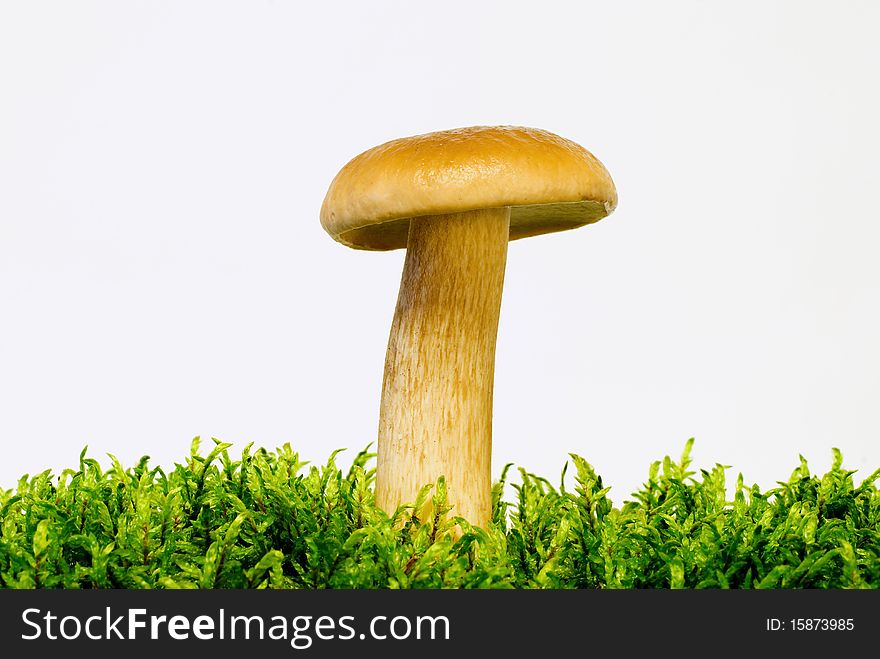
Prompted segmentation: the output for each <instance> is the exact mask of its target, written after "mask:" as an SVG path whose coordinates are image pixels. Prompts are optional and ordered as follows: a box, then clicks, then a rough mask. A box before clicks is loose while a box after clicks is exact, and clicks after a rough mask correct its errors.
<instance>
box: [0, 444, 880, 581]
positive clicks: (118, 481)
mask: <svg viewBox="0 0 880 659" xmlns="http://www.w3.org/2000/svg"><path fill="white" fill-rule="evenodd" d="M692 444H693V440H690V441H688V442H687V444H686V445H685V449H684V452H683V454H682V456H681V458H680V459H679V460H678V461H675V460H671V459H670V458H668V457H667V458H664V459H663V460H660V461H657V462H654V463H653V464H651V465H650V468H649V470H648V478H647V481H646V482H645V484H644V485H643V486H642V488H641V490H640V491H639V492H636V493H634V494H633V495H632V497H631V498H630V500H627V501H625V502H624V503H623V504H622V505H621V506H620V507H614V506H613V505H612V502H611V500H610V499H609V498H608V496H607V494H608V491H609V488H608V487H606V486H605V485H604V484H603V482H602V478H601V477H600V476H599V475H598V474H596V472H595V471H594V469H593V468H592V467H591V466H590V464H589V463H587V462H586V461H585V460H584V459H583V458H581V457H579V456H576V455H572V456H571V460H570V461H569V462H568V463H566V465H565V468H564V469H563V473H562V478H560V479H559V485H554V484H553V483H551V482H550V481H548V480H547V479H545V478H542V477H539V476H536V475H533V474H530V473H528V472H527V471H525V470H523V469H520V470H519V471H520V478H519V479H518V482H517V483H516V484H510V483H507V482H506V481H507V477H508V474H509V473H510V471H509V467H507V468H505V469H504V471H503V473H502V475H501V479H500V480H499V482H497V483H496V484H495V486H494V489H493V521H492V524H491V525H490V528H488V529H479V528H474V527H471V526H469V525H468V524H467V522H466V521H464V520H461V519H455V518H449V517H448V516H447V515H446V514H445V512H444V511H445V510H446V508H445V487H444V483H443V480H442V479H440V480H439V481H438V482H437V483H435V484H433V486H430V485H429V486H426V487H425V488H424V489H423V490H422V492H421V493H420V495H419V499H418V500H417V501H415V502H414V506H415V507H416V508H415V509H419V508H420V506H421V504H422V503H423V502H425V501H426V499H427V497H432V498H433V500H434V504H435V510H437V511H438V513H437V514H436V515H435V516H434V518H433V519H430V520H426V521H425V522H423V523H422V522H419V520H418V519H415V518H414V517H413V516H412V510H413V509H414V508H413V507H412V506H410V507H401V508H400V509H399V510H398V511H397V513H396V514H395V515H393V516H392V517H391V518H389V517H388V516H387V515H386V514H384V513H383V512H382V511H380V510H379V509H377V508H376V507H375V505H374V502H373V477H374V473H373V469H372V467H371V465H372V459H373V457H374V456H373V454H371V453H369V452H368V451H367V450H365V451H362V452H361V453H359V454H358V455H357V457H356V458H355V460H354V462H353V465H352V467H351V468H350V469H348V470H346V471H342V470H340V469H339V468H338V467H337V466H336V462H335V458H336V456H337V454H338V453H339V452H338V451H337V452H334V453H333V454H332V455H331V456H330V458H329V460H328V461H327V463H326V464H325V465H323V466H321V467H318V466H311V465H308V464H307V463H305V462H303V461H301V460H300V459H299V456H298V455H297V453H295V452H294V451H293V450H292V449H291V447H290V446H289V445H284V446H282V447H281V448H278V449H276V450H274V451H269V450H266V449H262V448H260V449H254V448H253V447H252V446H250V445H249V446H247V447H246V448H244V450H243V451H242V453H241V455H240V456H237V457H236V458H233V456H230V454H229V449H230V448H231V445H229V444H224V443H221V442H219V441H217V440H214V445H213V446H211V447H210V450H209V451H207V452H206V453H205V452H204V451H201V450H200V442H199V440H198V438H196V440H194V441H193V444H192V448H191V451H190V455H189V456H188V457H187V458H186V460H184V461H183V462H181V463H178V464H175V465H174V468H173V469H170V470H164V469H162V468H159V467H152V466H150V465H149V459H148V458H147V457H144V458H142V459H141V460H140V461H139V462H138V463H137V464H136V465H134V466H132V467H128V468H125V467H123V465H122V464H120V462H119V461H118V460H117V459H116V458H115V457H113V456H110V463H109V465H106V466H102V465H101V464H100V463H99V462H98V461H96V460H94V459H93V458H90V457H87V455H86V451H83V453H82V455H81V456H80V460H79V465H78V466H77V467H76V468H74V469H67V470H65V471H63V472H62V473H61V474H60V476H55V475H53V474H52V473H51V472H50V471H45V472H43V473H41V474H38V475H36V476H33V477H27V476H25V477H23V478H22V479H21V480H20V481H19V483H18V486H17V488H16V489H14V490H9V491H3V490H0V587H3V588H306V589H316V588H877V587H878V586H880V492H878V489H877V487H876V486H875V482H876V481H877V480H878V479H880V469H878V470H877V471H875V472H874V473H873V474H871V475H870V476H869V477H868V478H867V479H865V480H863V481H861V483H860V484H857V482H855V481H854V480H853V473H854V472H852V471H848V470H846V469H844V468H843V466H842V456H841V454H840V452H839V451H838V450H837V449H833V453H834V461H833V465H832V468H831V470H830V471H829V472H828V473H826V474H825V475H824V476H817V475H813V474H811V473H810V470H809V469H808V466H807V463H806V461H805V460H804V459H803V458H801V459H800V464H799V466H797V468H796V469H794V472H793V473H792V474H791V476H790V477H789V478H787V479H786V480H785V481H781V482H779V483H778V486H777V487H775V488H773V489H770V490H768V491H765V492H762V491H761V490H760V489H759V488H758V487H757V486H755V485H753V486H747V485H745V484H744V482H743V478H742V476H741V475H740V476H739V478H738V479H737V483H736V487H735V492H734V495H733V500H730V497H729V495H728V492H727V489H728V488H727V486H726V481H725V471H726V470H727V469H728V467H725V466H722V465H715V466H714V467H713V468H711V469H700V470H699V472H697V471H691V470H690V466H691V459H690V450H691V446H692ZM203 453H204V454H203ZM566 472H569V473H568V474H567V475H566ZM566 483H568V485H566ZM456 523H457V524H459V528H461V529H462V531H463V532H462V533H461V534H460V537H459V536H457V535H456V534H453V533H451V532H450V530H451V529H453V528H454V527H455V525H456Z"/></svg>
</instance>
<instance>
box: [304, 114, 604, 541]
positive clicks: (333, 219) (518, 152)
mask: <svg viewBox="0 0 880 659" xmlns="http://www.w3.org/2000/svg"><path fill="white" fill-rule="evenodd" d="M616 204H617V192H616V190H615V188H614V183H613V182H612V180H611V176H610V175H609V174H608V172H607V171H606V169H605V167H604V166H603V165H602V163H600V162H599V161H598V160H597V159H596V158H595V157H594V156H593V155H592V154H591V153H590V152H589V151H587V150H586V149H584V148H583V147H581V146H579V145H578V144H575V143H574V142H571V141H569V140H567V139H564V138H562V137H559V136H558V135H554V134H553V133H549V132H547V131H544V130H538V129H534V128H522V127H516V126H494V127H487V126H476V127H471V128H460V129H457V130H447V131H440V132H436V133H429V134H427V135H418V136H415V137H407V138H403V139H398V140H394V141H391V142H388V143H386V144H382V145H380V146H377V147H375V148H372V149H370V150H368V151H365V152H364V153H362V154H360V155H359V156H357V157H355V158H354V159H353V160H351V161H350V162H349V163H348V164H347V165H345V167H343V168H342V170H341V171H340V172H339V173H338V174H337V175H336V177H335V178H334V179H333V182H332V183H331V184H330V188H329V190H328V191H327V195H326V197H325V199H324V203H323V205H322V207H321V224H322V226H323V227H324V229H325V230H326V231H327V232H328V233H329V234H330V235H331V236H332V237H333V238H334V239H335V240H337V241H339V242H340V243H342V244H344V245H348V246H349V247H353V248H355V249H364V250H392V249H403V248H406V259H405V263H404V266H403V276H402V279H401V284H400V292H399V295H398V299H397V308H396V310H395V312H394V320H393V322H392V325H391V335H390V338H389V340H388V352H387V355H386V358H385V373H384V379H383V383H382V398H381V404H380V412H379V437H378V456H377V464H376V502H377V504H378V505H379V506H380V507H381V508H383V509H384V510H385V511H387V512H388V513H389V514H390V513H393V512H394V510H395V509H396V508H397V506H399V505H400V504H402V503H407V502H412V501H413V499H414V498H415V495H416V493H417V492H418V491H419V489H420V488H421V487H422V486H423V485H425V484H427V483H431V482H434V481H435V480H436V479H437V478H438V477H439V476H441V475H443V476H444V477H445V479H446V484H447V492H448V497H449V499H448V501H449V504H450V505H451V506H452V510H451V512H452V513H453V514H455V515H460V516H462V517H464V518H465V519H467V520H468V521H469V522H470V523H471V524H474V525H477V526H482V527H486V526H487V525H488V523H489V520H490V516H491V446H492V390H493V379H494V370H495V340H496V335H497V330H498V314H499V311H500V307H501V290H502V286H503V282H504V268H505V262H506V260H507V243H508V241H509V240H516V239H517V238H526V237H529V236H536V235H539V234H543V233H551V232H555V231H564V230H566V229H574V228H576V227H580V226H583V225H585V224H590V223H592V222H596V221H598V220H600V219H602V218H603V217H605V216H606V215H608V214H609V213H610V212H611V211H612V210H613V209H614V207H615V205H616ZM428 505H430V504H428ZM416 513H417V514H418V515H420V516H422V518H424V517H423V516H424V515H426V514H427V511H425V510H422V511H416Z"/></svg>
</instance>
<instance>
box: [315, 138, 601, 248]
mask: <svg viewBox="0 0 880 659" xmlns="http://www.w3.org/2000/svg"><path fill="white" fill-rule="evenodd" d="M616 205H617V191H616V190H615V188H614V182H613V181H612V180H611V176H610V175H609V174H608V171H607V170H606V169H605V167H604V166H603V165H602V163H601V162H599V160H598V159H596V157H595V156H593V154H591V153H590V152H589V151H587V150H586V149H584V148H583V147H582V146H580V145H578V144H576V143H574V142H572V141H570V140H566V139H564V138H562V137H559V136H558V135H555V134H553V133H550V132H547V131H544V130H540V129H536V128H523V127H519V126H474V127H471V128H459V129H455V130H447V131H440V132H436V133H429V134H427V135H417V136H415V137H406V138H403V139H399V140H394V141H392V142H387V143H385V144H382V145H380V146H377V147H374V148H372V149H370V150H368V151H365V152H364V153H362V154H360V155H359V156H357V157H355V158H354V159H352V160H351V161H350V162H349V163H348V164H347V165H346V166H345V167H343V168H342V170H340V172H339V174H337V175H336V178H334V179H333V182H332V183H331V184H330V189H329V190H328V191H327V195H326V197H325V198H324V203H323V205H322V207H321V225H322V226H323V227H324V229H325V230H326V231H327V233H329V234H330V235H331V236H332V237H333V238H334V239H335V240H337V241H339V242H341V243H343V244H345V245H348V246H349V247H354V248H356V249H367V250H392V249H400V248H404V247H406V243H407V235H408V232H409V224H410V222H411V221H413V220H415V221H417V220H418V218H419V217H423V216H429V215H444V214H448V213H461V212H465V211H471V210H480V209H484V208H503V207H510V239H511V240H515V239H517V238H525V237H527V236H536V235H539V234H542V233H552V232H554V231H564V230H566V229H574V228H576V227H580V226H583V225H585V224H590V223H592V222H596V221H598V220H601V219H602V218H603V217H605V216H606V215H608V214H609V213H610V212H611V211H613V210H614V207H615V206H616Z"/></svg>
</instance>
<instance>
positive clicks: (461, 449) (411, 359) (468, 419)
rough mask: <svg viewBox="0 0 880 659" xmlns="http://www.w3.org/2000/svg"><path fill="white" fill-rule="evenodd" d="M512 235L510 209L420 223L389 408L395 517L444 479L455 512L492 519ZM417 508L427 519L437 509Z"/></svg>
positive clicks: (386, 450)
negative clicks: (499, 349)
mask: <svg viewBox="0 0 880 659" xmlns="http://www.w3.org/2000/svg"><path fill="white" fill-rule="evenodd" d="M509 236H510V209H509V208H493V209H488V210H477V211H469V212H464V213H454V214H449V215H433V216H428V217H420V218H417V219H414V220H412V221H411V222H410V228H409V239H408V244H407V251H406V262H405V263H404V267H403V276H402V278H401V283H400V293H399V295H398V299H397V308H396V310H395V312H394V321H393V323H392V325H391V335H390V338H389V340H388V353H387V355H386V358H385V375H384V380H383V384H382V402H381V407H380V413H379V442H378V460H377V468H376V502H377V504H378V505H379V506H380V507H381V508H383V509H384V510H385V511H387V512H388V513H389V514H391V513H393V512H394V510H395V509H396V508H397V506H398V505H400V504H401V503H408V502H412V501H413V500H414V499H415V496H416V494H417V493H418V491H419V488H421V487H422V486H424V485H426V484H428V483H432V482H434V481H435V480H436V479H437V478H438V477H439V476H441V475H442V476H444V477H445V478H446V484H447V492H448V501H449V504H451V505H452V510H451V513H452V514H453V515H460V516H462V517H464V518H465V519H467V520H468V521H469V522H470V523H471V524H475V525H478V526H482V527H486V526H487V525H488V523H489V519H490V517H491V512H492V511H491V508H492V501H491V489H492V482H491V455H492V389H493V380H494V373H495V339H496V336H497V333H498V315H499V312H500V309H501V291H502V288H503V285H504V267H505V264H506V261H507V243H508V240H509ZM429 505H430V504H429ZM416 514H417V515H418V516H419V517H420V518H422V519H425V516H426V515H427V514H429V511H428V510H421V511H416Z"/></svg>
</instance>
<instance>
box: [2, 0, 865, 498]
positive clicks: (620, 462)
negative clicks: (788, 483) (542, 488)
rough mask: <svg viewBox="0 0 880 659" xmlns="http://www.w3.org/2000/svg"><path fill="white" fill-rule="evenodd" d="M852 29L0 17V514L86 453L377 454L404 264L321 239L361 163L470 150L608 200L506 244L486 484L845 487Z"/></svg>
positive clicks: (847, 23)
mask: <svg viewBox="0 0 880 659" xmlns="http://www.w3.org/2000/svg"><path fill="white" fill-rule="evenodd" d="M878 26H880V5H878V4H877V3H870V2H835V3H832V2H824V3H816V2H803V1H792V2H766V1H762V2H743V1H740V2H736V3H703V2H663V3H657V2H616V3H609V2H552V1H547V0H545V1H544V2H541V3H535V2H531V1H530V2H522V3H517V2H510V1H505V2H495V3H493V2H474V1H472V0H471V1H468V2H459V1H446V2H444V3H442V9H441V5H438V4H434V3H431V4H428V3H407V2H377V1H373V2H369V3H361V2H347V3H340V2H323V3H299V2H280V1H278V2H266V1H264V2H257V1H254V0H249V1H248V2H244V1H241V2H103V3H90V2H77V3H66V2H57V3H46V2H30V1H22V2H8V1H3V2H0V313H2V318H0V323H2V324H0V406H2V408H0V441H2V461H0V484H2V485H3V486H5V487H12V486H13V485H14V483H15V481H16V480H17V478H18V477H19V476H20V475H21V474H23V473H26V472H27V473H31V474H33V473H35V472H38V471H41V470H43V469H45V468H48V467H52V468H54V469H56V470H57V469H59V468H62V467H65V466H73V465H74V464H75V463H76V458H77V455H78V453H79V451H80V449H81V448H82V447H83V446H84V445H85V444H88V445H89V447H90V448H89V451H90V453H91V454H92V455H94V456H96V457H102V456H103V455H104V453H105V452H112V453H114V454H116V455H118V456H119V457H120V458H121V459H122V460H123V461H124V462H126V463H131V462H132V461H134V460H136V459H137V458H138V457H139V456H141V455H143V454H149V455H151V456H152V458H153V462H154V463H159V464H163V465H170V464H172V463H173V461H175V460H179V459H182V458H183V456H184V455H185V453H186V452H187V450H188V446H189V440H190V439H191V437H192V436H194V435H202V436H203V437H205V438H206V439H207V438H209V437H211V436H214V437H218V438H220V439H222V440H224V441H229V442H233V443H234V444H235V448H236V450H239V449H240V448H241V447H242V446H244V444H245V443H247V442H250V441H254V442H256V443H257V444H258V445H263V446H267V447H274V446H277V445H279V444H281V443H283V442H287V441H289V442H291V443H292V444H293V445H294V447H295V448H297V449H298V450H299V451H300V452H301V454H302V455H303V456H304V457H305V458H307V459H310V460H316V461H323V460H325V459H326V457H327V455H328V454H329V452H330V450H331V449H333V448H336V447H340V446H347V447H349V448H350V449H352V451H351V453H352V454H353V452H354V451H355V450H356V449H359V448H361V447H363V446H364V445H366V444H367V442H369V441H372V440H373V438H374V435H375V431H376V424H377V412H378V400H379V391H380V384H381V374H382V364H383V359H384V351H385V344H386V341H387V332H388V328H389V325H390V322H391V315H392V311H393V307H394V303H395V298H396V294H397V286H398V282H399V277H400V270H401V266H402V262H403V253H402V252H390V253H364V252H356V251H353V250H349V249H347V248H345V247H343V246H341V245H339V244H337V243H335V242H333V240H331V239H330V237H329V236H327V235H326V234H325V233H324V232H323V231H322V229H321V227H320V225H319V222H318V209H319V207H320V204H321V201H322V199H323V196H324V193H325V191H326V189H327V185H328V184H329V182H330V180H331V179H332V177H333V176H334V175H335V173H336V171H337V170H338V169H339V168H340V167H341V166H342V165H343V164H344V163H345V162H346V161H347V160H348V159H349V158H351V157H352V156H354V155H356V154H357V153H359V152H360V151H363V150H364V149H366V148H369V147H371V146H373V145H375V144H378V143H381V142H384V141H387V140H389V139H393V138H396V137H401V136H405V135H412V134H417V133H423V132H428V131H432V130H440V129H445V128H452V127H459V126H467V125H475V124H520V125H527V126H535V127H539V128H545V129H548V130H551V131H553V132H556V133H559V134H560V135H563V136H565V137H568V138H570V139H573V140H575V141H577V142H579V143H581V144H583V145H584V146H586V147H587V148H588V149H590V150H591V151H592V152H593V153H594V154H596V155H597V156H598V157H599V158H600V159H601V160H602V161H603V162H604V163H605V165H606V166H607V167H608V169H609V171H610V172H611V174H612V176H613V177H614V179H615V182H616V183H617V186H618V190H619V195H620V205H619V207H618V210H617V211H616V212H615V213H614V214H613V215H612V216H611V217H609V218H608V219H607V220H604V221H602V222H600V223H598V224H596V225H593V226H591V227H587V228H583V229H579V230H577V231H573V232H567V233H560V234H555V235H549V236H543V237H539V238H534V239H530V240H523V241H518V242H515V243H512V244H511V247H510V254H509V261H508V270H507V278H506V284H505V293H504V301H503V305H502V312H501V327H500V332H499V338H498V354H497V372H496V393H495V396H496V398H495V438H494V462H493V465H494V466H493V471H494V473H495V475H496V476H497V474H498V473H499V472H500V469H501V467H502V466H503V464H504V463H505V462H508V461H512V462H515V463H517V464H520V465H523V466H525V467H527V468H528V469H529V470H532V471H534V472H537V473H540V474H542V475H545V476H548V477H551V478H554V479H555V478H556V475H557V474H558V473H559V471H560V469H561V468H562V465H563V463H564V461H565V459H566V457H567V453H568V452H577V453H579V454H581V455H583V456H584V457H586V458H587V460H589V461H590V462H591V463H593V465H594V466H595V467H596V468H597V469H598V470H599V472H600V473H601V474H603V476H604V478H605V481H606V483H607V484H610V485H611V486H612V488H613V489H612V491H611V496H612V498H614V500H615V501H616V502H620V501H622V500H623V498H624V497H626V496H628V495H629V493H630V492H632V491H633V490H634V489H635V488H636V487H637V486H638V485H639V483H641V482H642V481H643V480H644V478H645V477H646V474H647V468H648V465H649V463H650V461H652V460H654V459H657V458H660V457H662V456H663V455H664V454H668V453H671V454H673V455H678V454H679V452H680V451H681V448H682V447H683V445H684V442H685V440H686V439H687V438H688V437H690V436H696V438H697V441H696V445H695V449H694V459H695V463H696V465H697V466H705V467H711V466H712V465H713V464H714V463H715V462H720V463H723V464H728V465H733V466H734V469H733V470H731V472H730V477H731V480H733V479H734V478H735V476H736V473H737V472H738V471H742V472H743V473H744V475H745V477H746V480H747V481H749V482H758V483H760V484H761V485H762V486H764V487H768V486H772V484H773V482H774V480H776V479H778V478H786V477H787V476H788V474H789V473H790V471H791V469H792V468H794V467H795V466H796V464H797V459H798V454H803V455H804V456H805V457H807V458H808V459H809V460H810V461H811V466H812V467H813V468H814V469H816V470H822V469H825V468H827V467H828V465H829V463H830V460H831V447H832V446H836V447H839V448H840V449H841V450H842V451H843V453H844V459H845V464H846V465H847V466H849V467H850V468H854V469H856V468H857V469H859V470H860V472H859V473H860V474H861V475H862V476H865V475H867V473H869V472H870V471H871V470H872V469H874V468H876V467H877V466H880V447H878V446H880V444H878V436H880V412H878V410H880V407H878V400H880V348H878V342H877V337H878V335H880V311H878V300H877V298H878V294H877V289H878V285H880V259H877V258H876V255H877V251H878V246H880V222H878V211H877V195H876V191H877V185H878V174H880V171H878V164H877V156H876V154H877V153H880V128H878V125H880V124H878V122H877V117H878V116H880V93H878V85H877V84H876V66H877V62H878V61H880V42H878V41H877V40H876V33H877V31H878ZM349 459H350V458H349ZM858 475H859V474H857V477H858Z"/></svg>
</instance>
